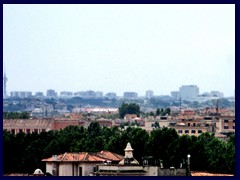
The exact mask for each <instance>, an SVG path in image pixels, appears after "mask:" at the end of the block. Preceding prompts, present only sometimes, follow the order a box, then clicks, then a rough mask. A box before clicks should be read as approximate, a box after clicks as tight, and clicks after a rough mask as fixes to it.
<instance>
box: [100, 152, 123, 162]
mask: <svg viewBox="0 0 240 180" xmlns="http://www.w3.org/2000/svg"><path fill="white" fill-rule="evenodd" d="M98 156H100V157H102V158H105V159H109V160H111V161H121V160H122V159H123V158H124V156H122V155H119V154H116V153H112V152H110V151H101V152H99V153H98Z"/></svg>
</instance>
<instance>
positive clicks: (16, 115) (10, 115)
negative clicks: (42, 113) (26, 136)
mask: <svg viewBox="0 0 240 180" xmlns="http://www.w3.org/2000/svg"><path fill="white" fill-rule="evenodd" d="M29 118H30V114H29V113H28V112H3V119H29Z"/></svg>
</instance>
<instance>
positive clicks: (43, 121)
mask: <svg viewBox="0 0 240 180" xmlns="http://www.w3.org/2000/svg"><path fill="white" fill-rule="evenodd" d="M86 111H88V110H86ZM113 111H114V110H113ZM92 112H93V111H92ZM113 113H114V112H113ZM91 122H98V123H99V124H100V126H107V127H112V126H118V127H119V128H120V129H122V130H123V129H126V128H127V127H129V126H134V127H139V128H142V129H145V130H146V131H147V132H151V131H152V130H153V129H155V128H159V127H160V128H162V127H168V128H173V129H175V130H176V131H177V133H178V134H179V135H184V134H188V135H195V136H199V135H200V134H202V133H204V132H210V133H215V136H216V137H219V138H221V139H226V138H227V135H228V134H229V133H234V132H235V114H234V113H229V112H228V113H222V114H221V115H219V116H208V115H196V114H194V113H191V110H185V111H183V113H182V114H181V115H178V116H157V117H154V116H149V117H145V118H144V117H137V116H136V115H134V114H133V115H126V116H125V118H124V119H114V120H112V119H106V118H103V117H96V116H94V115H89V116H88V117H87V118H86V117H85V118H83V116H82V114H80V113H77V114H69V115H68V116H67V118H34V119H4V120H3V129H5V130H8V131H10V132H12V133H14V134H16V133H19V132H24V133H32V132H37V133H40V132H42V131H49V130H60V129H63V128H65V127H67V126H69V125H75V126H83V127H88V126H89V124H90V123H91Z"/></svg>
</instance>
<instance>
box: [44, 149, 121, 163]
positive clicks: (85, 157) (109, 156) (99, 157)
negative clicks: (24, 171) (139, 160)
mask: <svg viewBox="0 0 240 180" xmlns="http://www.w3.org/2000/svg"><path fill="white" fill-rule="evenodd" d="M123 158H124V157H123V156H121V155H119V154H115V153H112V152H109V151H101V152H98V153H88V152H79V153H64V154H60V155H58V156H57V161H60V162H72V161H82V162H103V161H105V160H110V161H121V160H122V159H123ZM42 161H46V162H51V161H54V159H53V157H50V158H46V159H42Z"/></svg>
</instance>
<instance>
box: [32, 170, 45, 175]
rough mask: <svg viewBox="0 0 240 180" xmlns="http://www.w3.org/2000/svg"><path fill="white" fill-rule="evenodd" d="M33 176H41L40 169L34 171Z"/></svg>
mask: <svg viewBox="0 0 240 180" xmlns="http://www.w3.org/2000/svg"><path fill="white" fill-rule="evenodd" d="M33 174H34V175H42V174H43V172H42V170H41V169H36V170H35V171H34V173H33Z"/></svg>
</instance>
